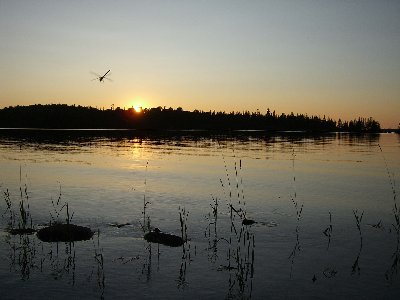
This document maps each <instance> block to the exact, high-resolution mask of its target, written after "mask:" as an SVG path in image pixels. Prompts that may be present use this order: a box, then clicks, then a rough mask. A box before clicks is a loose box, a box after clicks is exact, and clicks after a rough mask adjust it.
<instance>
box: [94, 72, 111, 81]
mask: <svg viewBox="0 0 400 300" xmlns="http://www.w3.org/2000/svg"><path fill="white" fill-rule="evenodd" d="M110 71H111V70H108V71H107V72H106V73H105V74H104V75H99V74H97V73H94V72H91V73H92V74H93V75H95V76H96V78H94V79H92V81H93V80H98V81H99V82H104V79H107V80H109V81H112V80H111V79H110V78H108V77H106V76H110V75H111V73H110Z"/></svg>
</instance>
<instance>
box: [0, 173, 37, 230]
mask: <svg viewBox="0 0 400 300" xmlns="http://www.w3.org/2000/svg"><path fill="white" fill-rule="evenodd" d="M19 183H20V184H19V202H18V218H17V217H16V216H17V214H16V213H15V212H14V209H13V205H12V200H11V196H10V192H9V190H8V189H6V190H5V191H4V192H3V195H4V201H5V203H6V211H5V213H7V211H8V212H9V220H8V224H7V225H8V228H7V230H8V232H9V233H11V234H13V235H16V234H32V233H34V232H36V230H35V229H34V228H33V221H32V216H31V213H30V209H29V194H28V185H27V184H26V183H25V184H24V185H22V168H21V167H20V168H19ZM5 213H3V216H4V214H5ZM17 219H18V223H17ZM16 223H17V225H16Z"/></svg>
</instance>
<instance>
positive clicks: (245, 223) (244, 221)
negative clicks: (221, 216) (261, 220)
mask: <svg viewBox="0 0 400 300" xmlns="http://www.w3.org/2000/svg"><path fill="white" fill-rule="evenodd" d="M254 223H257V222H256V221H254V220H250V219H246V218H244V219H243V221H242V224H243V225H252V224H254Z"/></svg>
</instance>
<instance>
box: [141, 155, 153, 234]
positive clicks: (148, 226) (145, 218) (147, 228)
mask: <svg viewBox="0 0 400 300" xmlns="http://www.w3.org/2000/svg"><path fill="white" fill-rule="evenodd" d="M148 165H149V162H148V161H147V162H146V171H145V177H144V191H143V210H142V216H143V223H140V225H141V227H142V230H143V232H144V233H146V232H149V231H150V230H151V221H150V216H149V215H148V214H147V209H148V206H149V205H150V204H151V203H150V201H147V199H146V190H147V169H148Z"/></svg>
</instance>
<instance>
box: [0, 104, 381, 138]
mask: <svg viewBox="0 0 400 300" xmlns="http://www.w3.org/2000/svg"><path fill="white" fill-rule="evenodd" d="M0 127H2V128H51V129H142V130H147V129H149V130H166V129H167V130H182V129H188V130H190V129H194V130H196V129H197V130H266V131H292V130H293V131H310V132H312V131H315V132H318V131H324V132H328V131H350V132H379V131H380V130H381V128H380V124H379V122H377V121H375V120H374V119H372V118H367V119H366V118H358V119H356V120H352V121H342V120H341V119H339V120H338V121H335V120H333V119H331V118H326V117H325V116H323V117H322V118H321V117H319V116H308V115H304V114H296V115H295V114H293V113H290V114H284V113H282V114H276V113H275V111H273V112H271V111H270V110H269V109H268V110H267V113H266V114H261V113H260V112H259V111H258V110H257V112H249V111H244V112H228V113H227V112H215V111H200V110H194V111H185V110H183V109H182V108H181V107H178V108H177V109H173V108H165V107H160V106H159V107H155V108H144V109H143V110H142V111H141V112H136V111H135V110H134V109H133V108H128V109H125V108H124V109H121V108H119V107H117V108H115V109H114V108H113V107H112V108H111V109H104V108H103V109H98V108H94V107H84V106H80V105H78V106H76V105H67V104H46V105H41V104H35V105H29V106H10V107H5V108H3V109H0Z"/></svg>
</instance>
